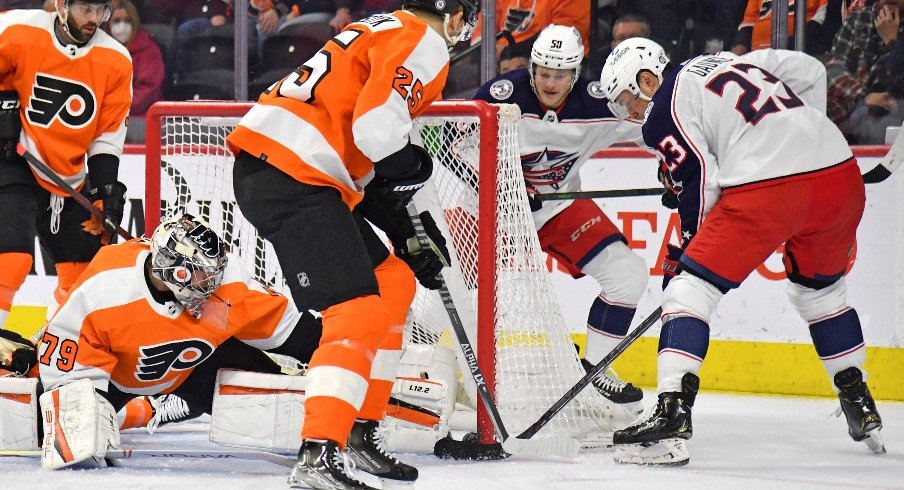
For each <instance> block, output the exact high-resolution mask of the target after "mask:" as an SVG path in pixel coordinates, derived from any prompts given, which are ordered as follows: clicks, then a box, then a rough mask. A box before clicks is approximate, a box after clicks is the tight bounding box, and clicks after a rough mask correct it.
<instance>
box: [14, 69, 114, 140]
mask: <svg viewBox="0 0 904 490" xmlns="http://www.w3.org/2000/svg"><path fill="white" fill-rule="evenodd" d="M31 90H32V92H31V98H30V99H29V101H28V105H29V107H28V109H27V110H26V111H25V115H26V117H27V118H28V121H29V122H30V123H31V124H34V125H35V126H40V127H42V128H46V127H49V126H50V125H51V124H52V123H53V121H54V120H55V119H59V120H60V122H61V123H63V124H64V125H66V126H68V127H70V128H73V129H78V128H82V127H84V126H85V125H87V124H88V123H89V122H91V120H92V119H94V114H95V110H96V108H97V101H96V100H95V98H94V92H92V91H91V89H90V88H89V87H88V86H87V85H84V84H82V83H79V82H76V81H75V80H66V79H63V78H59V77H52V76H50V75H47V74H42V73H38V74H37V75H36V76H35V83H34V85H33V86H32V88H31Z"/></svg>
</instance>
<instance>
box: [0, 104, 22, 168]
mask: <svg viewBox="0 0 904 490" xmlns="http://www.w3.org/2000/svg"><path fill="white" fill-rule="evenodd" d="M21 132H22V120H21V119H19V93H18V92H16V91H15V90H4V91H2V92H0V157H2V158H3V159H4V160H6V161H10V160H12V159H13V158H14V157H15V155H16V143H18V142H19V134H20V133H21Z"/></svg>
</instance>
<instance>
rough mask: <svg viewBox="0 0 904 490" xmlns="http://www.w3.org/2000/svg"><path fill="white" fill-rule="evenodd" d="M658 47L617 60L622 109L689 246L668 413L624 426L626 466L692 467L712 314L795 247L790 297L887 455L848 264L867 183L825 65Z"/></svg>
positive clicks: (616, 88)
mask: <svg viewBox="0 0 904 490" xmlns="http://www.w3.org/2000/svg"><path fill="white" fill-rule="evenodd" d="M668 62H669V60H668V58H667V57H666V55H665V53H664V51H663V49H662V47H661V46H659V45H658V44H656V43H654V42H653V41H650V40H648V39H643V38H635V39H630V40H627V41H625V42H624V43H622V44H621V45H619V46H618V47H617V48H616V49H615V50H614V51H613V52H612V54H611V55H610V56H609V58H608V59H607V61H606V64H605V66H604V68H603V72H602V87H603V91H604V92H605V94H606V96H607V97H608V98H609V99H610V100H612V101H613V104H612V106H613V110H614V111H615V112H617V113H620V114H621V115H622V116H625V117H632V118H644V124H643V137H644V142H645V143H646V145H647V146H649V147H650V148H653V149H655V150H656V151H657V152H659V154H660V155H661V156H662V158H663V159H664V165H665V167H666V170H667V174H668V177H669V178H670V179H671V181H672V184H673V187H674V188H675V190H676V191H677V193H678V202H679V205H678V211H679V214H680V216H681V231H682V243H681V248H682V249H683V254H681V255H680V257H679V258H678V271H677V272H678V275H677V276H675V277H674V278H672V279H671V282H669V283H668V286H667V287H666V289H665V291H664V292H663V298H662V321H663V326H662V331H661V334H660V338H659V356H658V366H657V368H658V393H659V400H658V404H657V406H656V408H655V410H654V411H653V412H652V413H651V414H650V416H649V417H648V418H646V419H643V420H641V421H639V422H638V423H636V424H635V425H633V426H631V427H629V428H627V429H624V430H621V431H616V432H615V434H614V442H615V444H616V456H615V458H616V461H619V462H625V463H639V464H686V463H687V462H688V460H689V458H690V454H689V453H688V450H687V445H686V443H685V440H686V439H690V437H691V434H692V425H691V408H692V407H693V405H694V398H695V397H696V394H697V389H698V386H699V379H698V378H697V371H698V370H699V368H700V365H701V363H702V362H703V358H704V357H705V356H706V352H707V347H708V344H709V323H710V315H711V314H712V312H713V310H714V309H715V307H716V304H717V303H718V302H719V300H720V299H721V298H722V296H723V295H724V294H725V293H727V292H728V291H730V290H732V289H734V288H736V287H738V286H739V285H740V284H741V282H742V281H744V279H745V278H746V277H747V276H748V275H749V274H750V273H751V272H752V271H753V270H754V268H756V267H757V266H758V265H760V264H761V263H763V261H765V260H766V259H767V258H768V257H769V256H770V255H771V254H772V253H773V252H774V251H775V250H776V249H777V248H778V247H779V246H780V245H781V244H785V254H784V260H783V262H784V265H785V271H786V273H787V276H788V280H789V283H788V296H789V298H790V300H791V303H792V304H793V305H794V307H795V308H796V309H797V311H798V312H799V314H800V316H801V317H802V318H803V319H804V321H806V322H807V323H808V324H809V329H810V335H811V337H812V339H813V344H814V346H815V347H816V351H817V353H818V354H819V357H820V359H821V360H822V362H823V365H824V366H825V369H826V371H827V373H828V375H829V378H830V379H831V380H832V381H833V386H834V387H835V389H836V391H837V392H838V397H839V399H840V401H841V409H842V411H843V412H844V414H845V415H846V418H847V422H848V432H849V434H850V436H851V437H852V438H853V439H854V440H855V441H864V442H865V443H866V444H867V445H868V446H869V448H870V449H872V450H873V451H875V452H877V453H882V452H884V451H885V449H884V446H883V444H882V441H881V438H880V434H879V431H880V429H881V427H882V421H881V419H880V417H879V413H878V412H877V411H876V406H875V403H874V401H873V398H872V396H871V395H870V392H869V389H867V386H866V384H865V380H866V373H865V372H864V371H863V365H864V362H865V358H866V348H865V347H864V342H863V333H862V330H861V327H860V321H859V319H858V317H857V312H856V311H855V310H854V309H853V308H851V307H850V306H849V305H848V304H847V301H846V284H845V279H844V273H845V270H846V268H847V266H848V264H849V259H850V256H851V253H852V249H853V247H854V241H855V238H856V231H857V226H858V224H859V223H860V218H861V216H862V214H863V208H864V202H865V196H864V188H863V179H862V178H861V176H860V172H859V169H858V167H857V162H856V160H855V159H854V158H853V155H852V153H851V149H850V148H849V147H848V145H847V143H846V142H845V140H844V137H843V136H842V135H841V132H840V131H839V130H838V128H836V127H835V125H834V124H832V122H831V121H830V120H829V119H828V118H827V117H826V116H825V112H824V108H825V73H824V69H823V67H822V64H820V63H819V62H818V61H817V60H815V59H813V58H811V57H809V56H807V55H804V54H801V53H795V52H791V51H773V50H766V51H763V52H760V51H757V52H754V53H751V54H749V55H745V56H742V57H738V56H736V55H734V54H731V53H718V54H714V55H704V56H700V57H697V58H693V59H691V60H689V61H687V62H686V63H684V64H683V65H682V66H680V67H676V68H675V69H674V70H669V68H670V66H669V64H668Z"/></svg>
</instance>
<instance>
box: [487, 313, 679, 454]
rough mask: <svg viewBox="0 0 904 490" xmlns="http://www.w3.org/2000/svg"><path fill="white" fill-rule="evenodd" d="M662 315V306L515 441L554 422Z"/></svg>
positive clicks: (525, 437)
mask: <svg viewBox="0 0 904 490" xmlns="http://www.w3.org/2000/svg"><path fill="white" fill-rule="evenodd" d="M661 314H662V307H661V306H660V307H658V308H656V310H655V311H653V313H650V316H648V317H647V319H646V320H644V321H643V322H641V324H640V325H638V326H637V328H635V329H634V331H633V332H631V333H630V334H629V335H628V336H627V337H625V338H624V339H622V341H621V342H619V343H618V345H616V346H615V348H614V349H612V352H610V353H609V354H607V355H606V357H604V358H603V360H601V361H600V362H599V363H597V365H596V366H594V367H593V369H591V370H590V371H589V372H588V373H587V374H586V375H585V376H584V377H583V378H581V380H580V381H578V382H577V384H575V385H574V387H572V388H571V389H570V390H568V391H567V392H566V393H565V394H564V395H562V398H559V400H558V401H557V402H555V403H553V404H552V406H551V407H549V410H547V411H546V413H544V414H543V415H541V416H540V418H539V419H537V421H536V422H534V423H533V425H531V426H530V427H528V428H527V429H526V430H525V431H524V432H522V433H520V434H518V437H517V439H515V440H522V439H530V438H531V437H533V436H534V434H536V433H537V432H538V431H539V430H540V429H542V428H543V426H544V425H546V424H547V423H548V422H549V421H550V420H552V418H553V417H555V415H556V414H557V413H559V411H561V410H562V408H564V407H565V405H568V403H569V402H571V400H573V399H574V397H576V396H578V393H580V392H581V391H583V390H584V388H586V387H587V385H589V384H590V382H591V381H593V379H594V378H596V377H597V376H598V375H599V374H600V373H601V372H603V371H604V370H605V369H606V368H607V367H609V365H610V364H612V362H613V361H615V358H617V357H618V356H620V355H621V353H622V352H624V351H625V349H627V348H628V347H630V346H631V344H633V343H634V341H636V340H637V339H639V338H640V336H641V335H643V334H644V332H646V331H647V330H649V329H650V327H651V326H653V324H654V323H656V320H658V319H659V315H661ZM502 447H505V442H503V443H502Z"/></svg>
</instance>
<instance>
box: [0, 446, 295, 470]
mask: <svg viewBox="0 0 904 490" xmlns="http://www.w3.org/2000/svg"><path fill="white" fill-rule="evenodd" d="M0 457H21V458H40V457H41V450H39V449H33V450H15V449H11V450H10V449H7V450H0ZM104 457H105V458H107V459H115V460H119V459H130V458H156V459H183V458H184V459H247V460H253V461H266V462H268V463H273V464H278V465H280V466H286V467H288V468H291V467H293V466H295V463H296V462H297V458H296V457H295V456H294V455H288V454H277V453H270V452H267V451H252V450H242V449H232V450H230V449H226V450H218V449H213V450H204V449H188V450H180V449H111V450H108V451H107V454H106V455H105V456H104Z"/></svg>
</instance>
